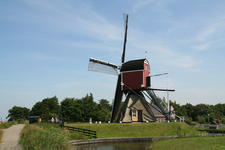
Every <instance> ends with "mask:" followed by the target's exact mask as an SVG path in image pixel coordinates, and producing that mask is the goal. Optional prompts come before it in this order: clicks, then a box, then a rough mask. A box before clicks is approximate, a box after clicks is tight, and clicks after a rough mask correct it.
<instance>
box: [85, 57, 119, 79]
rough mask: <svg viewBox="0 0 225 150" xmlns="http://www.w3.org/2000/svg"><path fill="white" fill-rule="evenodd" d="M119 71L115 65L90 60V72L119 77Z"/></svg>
mask: <svg viewBox="0 0 225 150" xmlns="http://www.w3.org/2000/svg"><path fill="white" fill-rule="evenodd" d="M117 69H118V67H117V66H116V65H115V64H112V63H109V62H106V61H102V60H98V59H94V58H89V65H88V71H95V72H101V73H107V74H112V75H116V76H117V75H118V72H117Z"/></svg>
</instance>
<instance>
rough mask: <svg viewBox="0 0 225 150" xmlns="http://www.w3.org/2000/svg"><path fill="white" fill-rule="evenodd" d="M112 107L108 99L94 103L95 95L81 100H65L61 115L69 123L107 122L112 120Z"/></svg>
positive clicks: (62, 102)
mask: <svg viewBox="0 0 225 150" xmlns="http://www.w3.org/2000/svg"><path fill="white" fill-rule="evenodd" d="M111 109H112V105H111V104H109V101H107V100H106V99H101V100H99V104H97V103H96V102H95V101H94V98H93V95H92V94H90V95H88V94H87V95H86V96H85V97H82V98H81V99H74V98H65V99H64V100H63V101H61V114H62V117H64V118H65V120H66V121H67V122H89V119H90V118H92V122H95V121H101V122H107V121H109V120H110V114H111Z"/></svg>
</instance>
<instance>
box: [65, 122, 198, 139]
mask: <svg viewBox="0 0 225 150" xmlns="http://www.w3.org/2000/svg"><path fill="white" fill-rule="evenodd" d="M65 125H66V126H71V127H78V128H82V129H88V130H94V131H97V137H98V138H112V137H152V136H170V135H177V129H178V127H180V128H181V132H180V133H181V134H182V135H184V134H186V135H194V134H200V133H201V132H199V131H197V130H195V129H193V128H191V127H190V126H189V125H187V124H185V123H182V122H171V123H122V124H120V123H110V124H107V123H103V124H88V123H75V124H65Z"/></svg>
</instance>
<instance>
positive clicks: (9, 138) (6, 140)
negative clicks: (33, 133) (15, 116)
mask: <svg viewBox="0 0 225 150" xmlns="http://www.w3.org/2000/svg"><path fill="white" fill-rule="evenodd" d="M24 125H25V124H18V125H13V126H12V127H10V128H8V129H3V132H4V134H3V139H2V143H1V144H0V150H22V148H21V146H20V145H19V144H18V141H19V138H20V131H21V130H22V129H23V127H24Z"/></svg>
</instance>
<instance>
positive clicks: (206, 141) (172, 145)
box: [151, 136, 225, 150]
mask: <svg viewBox="0 0 225 150" xmlns="http://www.w3.org/2000/svg"><path fill="white" fill-rule="evenodd" d="M151 147H152V148H153V149H157V150H160V149H163V150H164V149H167V150H170V149H171V150H182V149H191V150H192V149H194V150H211V149H216V150H217V149H218V150H223V149H225V136H221V137H191V138H177V139H169V140H161V141H157V142H153V145H152V146H151Z"/></svg>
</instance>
